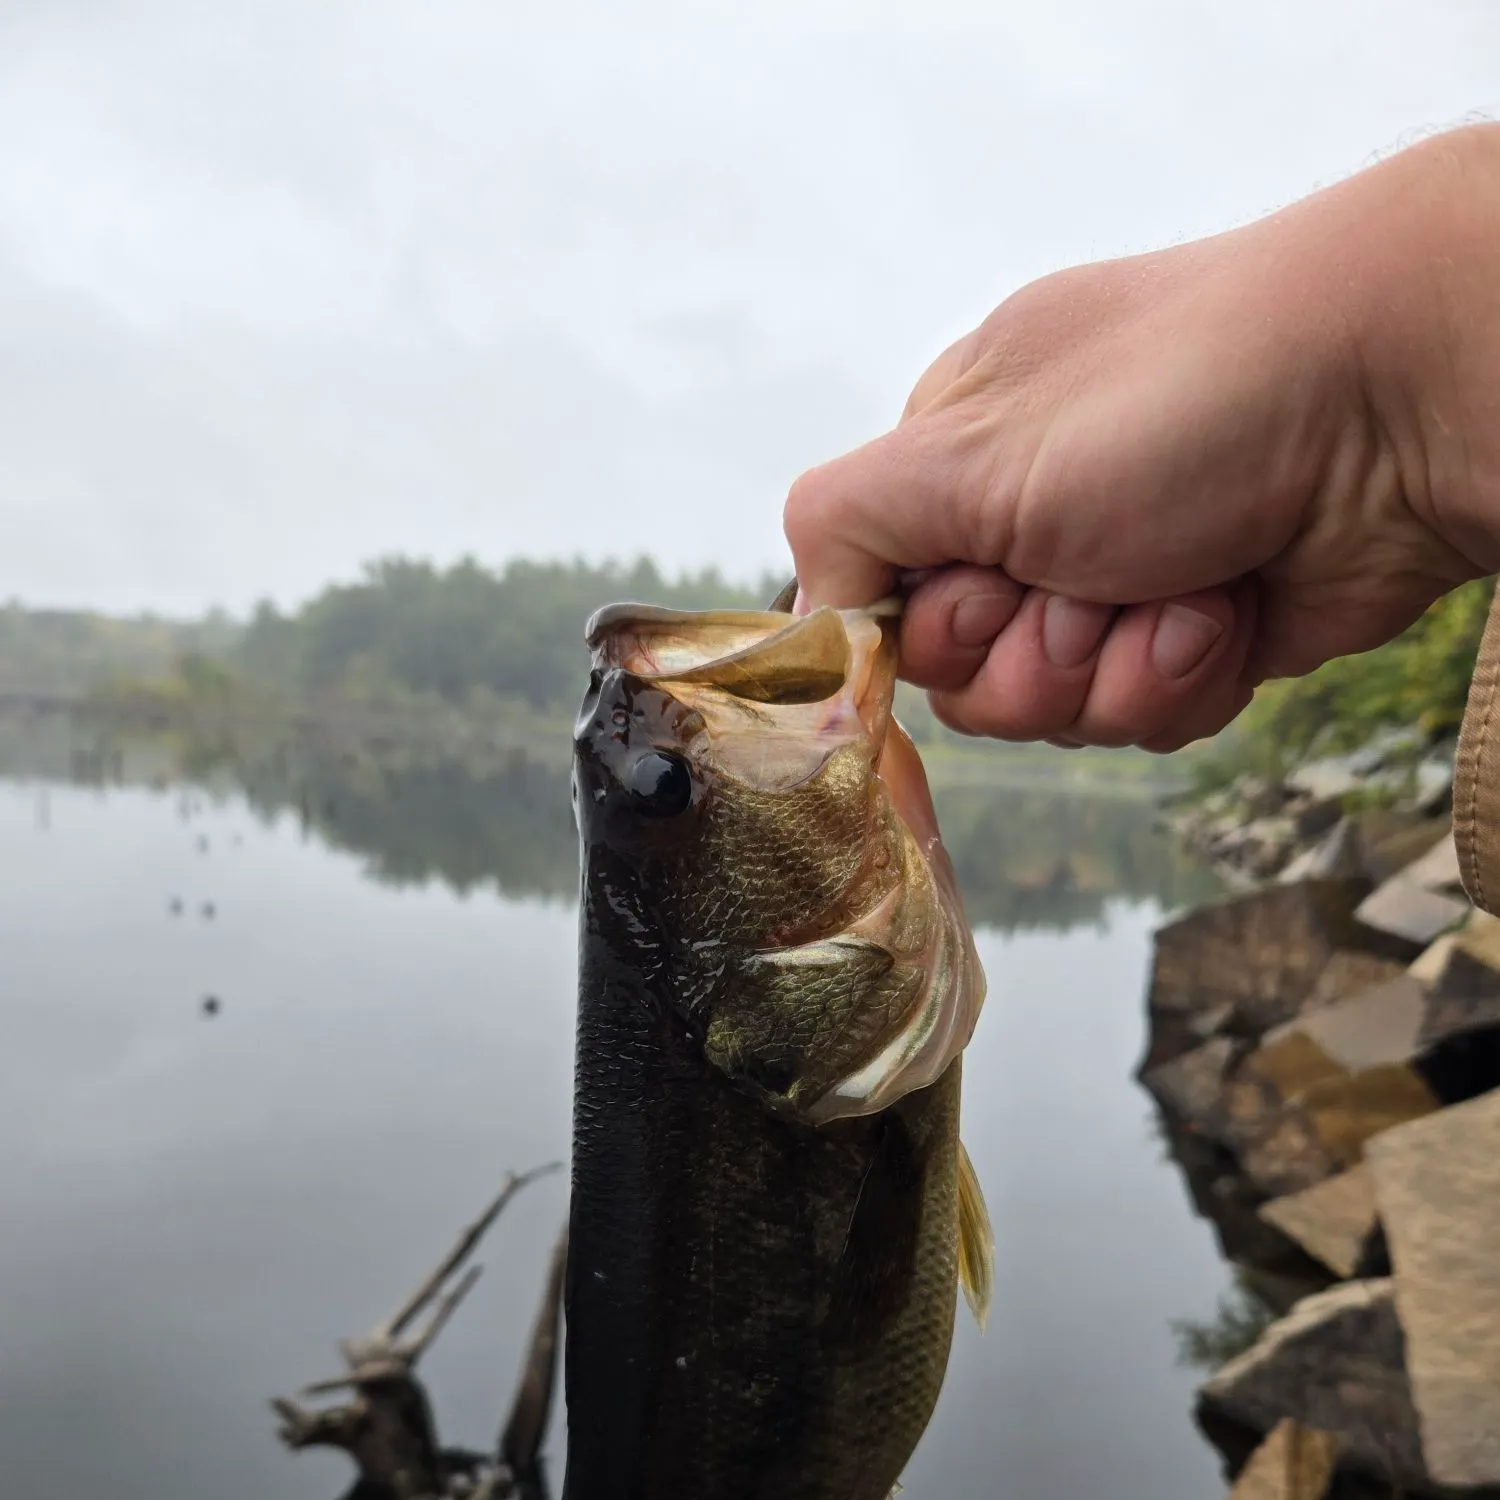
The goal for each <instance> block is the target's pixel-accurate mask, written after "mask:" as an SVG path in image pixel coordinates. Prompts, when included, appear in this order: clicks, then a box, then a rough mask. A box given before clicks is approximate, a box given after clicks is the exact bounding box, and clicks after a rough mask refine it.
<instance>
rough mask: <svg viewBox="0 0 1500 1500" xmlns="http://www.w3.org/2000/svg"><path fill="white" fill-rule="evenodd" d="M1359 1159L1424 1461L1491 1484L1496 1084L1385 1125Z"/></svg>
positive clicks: (1447, 1480)
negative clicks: (1380, 1227)
mask: <svg viewBox="0 0 1500 1500" xmlns="http://www.w3.org/2000/svg"><path fill="white" fill-rule="evenodd" d="M1368 1162H1369V1171H1370V1175H1371V1178H1372V1181H1373V1183H1374V1187H1375V1198H1376V1202H1377V1204H1378V1206H1379V1210H1380V1216H1381V1220H1382V1222H1383V1223H1384V1225H1385V1232H1386V1239H1387V1241H1388V1243H1389V1245H1390V1251H1391V1263H1392V1266H1393V1268H1394V1285H1395V1301H1396V1307H1397V1309H1398V1311H1399V1314H1400V1319H1401V1325H1402V1327H1403V1329H1404V1330H1405V1335H1406V1349H1407V1355H1406V1360H1407V1367H1408V1369H1409V1370H1410V1372H1411V1388H1412V1393H1413V1396H1414V1399H1415V1403H1416V1410H1417V1412H1418V1415H1419V1419H1420V1428H1421V1435H1422V1447H1423V1451H1424V1453H1425V1454H1426V1459H1427V1466H1428V1468H1429V1469H1430V1471H1431V1473H1432V1475H1433V1477H1434V1478H1436V1479H1437V1480H1438V1481H1440V1482H1441V1483H1444V1484H1449V1485H1463V1486H1478V1485H1500V1090H1496V1091H1495V1092H1493V1093H1489V1094H1485V1095H1482V1096H1481V1097H1480V1098H1478V1099H1473V1100H1470V1101H1469V1102H1468V1103H1466V1104H1456V1105H1454V1106H1452V1107H1451V1108H1449V1109H1445V1110H1443V1111H1441V1112H1440V1113H1438V1114H1434V1115H1430V1116H1428V1117H1427V1118H1426V1119H1422V1120H1415V1121H1413V1122H1412V1123H1410V1124H1408V1125H1403V1126H1401V1127H1399V1128H1398V1129H1395V1130H1392V1131H1389V1132H1387V1133H1386V1134H1385V1135H1383V1136H1381V1137H1380V1138H1379V1139H1378V1140H1374V1141H1371V1142H1370V1145H1369V1148H1368Z"/></svg>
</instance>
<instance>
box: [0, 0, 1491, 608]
mask: <svg viewBox="0 0 1500 1500" xmlns="http://www.w3.org/2000/svg"><path fill="white" fill-rule="evenodd" d="M1497 59H1500V6H1497V5H1495V4H1494V3H1493V0H1422V3H1421V4H1414V3H1412V0H1402V3H1386V0H1295V3H1286V0H1256V3H1255V4H1249V3H1239V4H1236V5H1233V6H1230V5H1206V4H1204V3H1203V0H1180V3H1155V0H1153V3H1145V0H1088V3H1077V4H1055V5H1049V4H1042V3H1037V0H1032V3H1029V4H1026V5H1021V4H1016V3H1012V0H983V3H978V0H976V3H957V0H918V3H914V0H904V3H902V4H899V5H897V4H885V3H881V0H847V3H840V0H758V3H756V4H753V5H752V4H745V3H743V0H736V3H734V4H719V3H712V0H694V3H686V0H681V3H679V0H649V3H640V4H628V5H627V4H620V3H614V4H603V3H599V4H583V3H574V0H533V3H517V0H511V3H508V4H506V3H501V0H403V3H397V0H349V3H345V4H335V3H309V0H256V3H255V4H254V5H241V6H227V5H215V6H209V5H204V4H203V3H202V0H141V3H133V4H132V3H119V4H116V3H110V0H45V3H43V0H6V3H5V4H4V5H0V521H3V530H0V598H5V597H9V596H18V597H20V598H22V599H23V600H25V601H27V602H31V603H37V604H43V603H47V604H93V605H97V606H101V607H107V608H111V609H128V610H135V609H141V608H153V609H157V610H167V611H173V612H184V611H196V610H200V609H202V608H204V607H206V606H208V605H209V604H211V603H215V602H219V603H223V604H225V605H227V606H229V607H230V608H232V609H235V610H237V611H238V610H243V609H245V608H246V607H247V606H248V605H249V604H250V603H251V602H252V601H253V600H254V599H256V598H257V597H260V596H262V595H270V596H272V597H274V598H276V599H277V600H278V601H280V602H282V603H284V604H286V603H293V602H295V601H297V600H298V599H300V598H303V597H305V596H306V595H308V594H309V593H311V592H313V591H315V590H316V589H317V588H319V587H320V586H321V585H322V584H323V583H325V582H326V581H328V580H330V579H333V578H338V577H348V576H350V575H352V574H353V573H355V572H356V571H357V570H358V568H359V566H360V565H361V563H362V562H363V561H364V560H365V559H368V558H371V557H373V556H376V555H379V554H384V553H389V552H395V551H403V552H408V553H414V554H419V555H424V556H430V557H434V558H437V559H442V560H447V559H451V558H454V557H457V556H459V555H461V554H462V553H464V552H468V551H472V552H474V553H475V554H476V555H478V556H479V557H480V558H482V559H483V560H485V561H489V562H499V561H501V560H503V559H504V558H506V557H509V556H513V555H517V554H522V555H530V556H570V555H573V554H575V553H582V554H584V555H586V556H589V557H593V558H602V557H606V556H624V555H631V554H634V553H636V552H638V551H641V550H649V551H651V552H653V553H655V554H656V555H657V556H659V557H660V558H661V559H662V560H663V561H665V562H666V563H667V564H669V565H674V566H675V565H685V564H693V565H696V564H698V563H702V562H717V563H719V564H720V565H721V566H723V567H725V568H727V569H728V570H729V571H730V572H731V573H735V574H738V575H741V576H751V575H753V574H756V573H758V572H759V571H760V570H761V568H763V567H767V566H775V565H778V564H780V563H781V562H782V560H783V559H784V557H785V550H784V544H783V542H782V539H781V531H780V508H781V501H782V498H783V496H784V494H785V491H786V487H787V485H788V484H789V483H790V481H791V480H792V479H793V478H794V477H795V476H796V474H797V473H798V471H799V470H800V469H802V468H804V467H806V466H808V465H810V464H812V463H815V462H818V461H820V460H822V459H824V458H827V457H831V456H832V455H833V454H834V453H836V452H839V451H842V450H843V449H846V448H848V447H852V446H853V445H855V444H856V443H858V442H859V441H861V440H863V439H864V438H866V437H869V436H873V435H874V434H875V433H876V432H878V431H880V430H882V429H883V428H884V427H886V426H888V425H889V424H890V422H891V421H892V420H893V419H894V416H895V414H896V413H897V412H898V411H899V409H900V406H901V403H902V401H903V400H904V398H905V395H906V392H907V390H908V388H909V387H910V385H911V384H912V382H913V381H914V380H915V378H916V376H917V375H918V374H919V373H920V372H921V369H922V368H923V366H924V365H925V364H926V363H927V361H928V360H929V359H930V358H931V357H932V356H933V355H934V354H935V353H936V352H937V351H938V350H939V349H941V348H942V347H943V346H944V345H945V344H946V343H948V342H949V341H950V340H951V339H952V338H954V337H956V336H957V335H958V334H960V333H962V332H963V331H964V330H965V329H966V328H968V327H969V326H971V325H972V324H973V323H974V322H975V321H977V320H978V319H979V318H980V317H982V316H983V315H984V314H985V313H986V312H987V311H989V309H990V308H991V307H992V306H993V305H994V304H995V303H996V302H998V301H1000V300H1001V299H1002V298H1003V297H1004V296H1005V295H1006V294H1007V293H1009V292H1010V291H1012V290H1014V289H1015V288H1016V287H1017V286H1020V285H1022V284H1023V283H1025V282H1026V281H1028V280H1030V279H1031V278H1033V277H1035V276H1037V275H1040V274H1043V273H1045V272H1046V271H1048V270H1052V269H1055V268H1057V267H1060V266H1062V265H1065V264H1068V263H1071V262H1075V261H1079V260H1085V259H1091V258H1096V257H1100V256H1107V255H1115V254H1120V253H1128V252H1131V251H1137V250H1142V249H1147V248H1150V247H1153V246H1158V245H1162V244H1167V243H1170V242H1172V241H1174V240H1177V239H1180V238H1185V237H1191V236H1195V235H1198V234H1202V233H1206V232H1210V231H1213V230H1216V229H1220V228H1223V227H1226V226H1228V225H1230V224H1233V223H1236V222H1240V221H1243V220H1245V219H1248V218H1253V217H1255V216H1257V215H1258V214H1261V213H1263V212H1265V211H1267V210H1269V209H1271V208H1274V207H1276V206H1278V205H1280V204H1282V203H1284V202H1286V201H1288V200H1290V199H1292V198H1295V197H1297V196H1300V195H1301V194H1302V193H1304V192H1306V191H1308V190H1310V189H1312V188H1314V187H1316V186H1318V185H1319V184H1320V183H1324V182H1327V181H1330V180H1332V179H1334V178H1337V177H1339V176H1342V175H1344V174H1346V173H1348V172H1350V171H1352V170H1354V169H1356V168H1357V167H1359V166H1360V165H1362V164H1363V163H1365V162H1366V161H1368V160H1370V159H1371V158H1372V157H1373V156H1375V155H1377V154H1379V153H1382V152H1385V151H1388V150H1390V149H1392V148H1393V147H1395V146H1396V145H1398V144H1400V143H1401V142H1402V141H1404V140H1406V139H1409V138H1410V137H1412V136H1413V135H1415V134H1419V133H1422V132H1424V131H1427V130H1430V129H1433V128H1435V127H1439V126H1443V125H1448V124H1453V123H1457V122H1459V121H1460V120H1461V119H1463V118H1465V117H1467V116H1469V115H1471V114H1474V113H1491V112H1494V113H1500V65H1497Z"/></svg>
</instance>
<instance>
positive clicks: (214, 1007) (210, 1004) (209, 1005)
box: [203, 995, 223, 1016]
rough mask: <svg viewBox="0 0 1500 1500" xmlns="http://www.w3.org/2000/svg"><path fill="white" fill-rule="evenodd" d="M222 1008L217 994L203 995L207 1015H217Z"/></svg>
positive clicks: (204, 1012)
mask: <svg viewBox="0 0 1500 1500" xmlns="http://www.w3.org/2000/svg"><path fill="white" fill-rule="evenodd" d="M222 1008H223V1007H222V1005H221V1003H220V1000H219V997H218V996H217V995H205V996H204V997H203V1014H204V1015H205V1016H216V1015H218V1013H219V1011H220V1010H221V1009H222Z"/></svg>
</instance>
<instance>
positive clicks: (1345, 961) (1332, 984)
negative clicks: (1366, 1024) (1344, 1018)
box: [1301, 948, 1408, 1015]
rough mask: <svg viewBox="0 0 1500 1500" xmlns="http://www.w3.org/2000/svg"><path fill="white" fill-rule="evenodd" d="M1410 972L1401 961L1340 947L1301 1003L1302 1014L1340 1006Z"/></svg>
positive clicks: (1331, 955)
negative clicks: (1340, 1003)
mask: <svg viewBox="0 0 1500 1500" xmlns="http://www.w3.org/2000/svg"><path fill="white" fill-rule="evenodd" d="M1407 971H1408V966H1407V965H1406V964H1404V963H1402V961H1401V960H1400V959H1399V958H1382V957H1381V956H1380V955H1379V954H1378V953H1361V952H1358V951H1357V950H1355V949H1351V948H1339V949H1337V950H1336V951H1335V952H1333V953H1332V954H1330V955H1329V958H1328V962H1327V963H1326V964H1324V965H1323V971H1322V973H1320V974H1319V975H1318V978H1317V982H1316V983H1315V984H1314V985H1313V987H1312V988H1311V989H1310V990H1309V991H1308V992H1307V997H1306V998H1305V999H1304V1000H1303V1002H1302V1007H1301V1009H1302V1014H1304V1015H1305V1014H1307V1013H1308V1012H1309V1011H1314V1010H1322V1009H1324V1007H1326V1006H1329V1005H1337V1004H1338V1003H1339V1002H1340V1001H1342V1000H1347V999H1348V998H1349V997H1350V996H1351V995H1355V994H1358V993H1359V991H1361V990H1368V989H1373V988H1374V987H1375V986H1376V985H1378V984H1385V983H1386V982H1387V981H1388V980H1392V979H1400V978H1402V977H1403V976H1404V975H1405V974H1406V973H1407Z"/></svg>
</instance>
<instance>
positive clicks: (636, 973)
mask: <svg viewBox="0 0 1500 1500" xmlns="http://www.w3.org/2000/svg"><path fill="white" fill-rule="evenodd" d="M589 639H590V644H591V646H592V648H593V652H594V672H593V676H592V678H591V685H590V691H589V695H588V698H587V699H586V700H585V703H584V706H583V709H582V712H581V713H580V716H579V719H578V723H577V726H576V735H575V750H576V756H575V773H574V799H575V810H576V816H577V819H578V824H579V830H580V834H581V841H582V849H583V876H582V893H581V903H580V991H579V1013H578V1031H577V1054H576V1078H575V1117H574V1151H573V1196H572V1209H571V1220H570V1230H569V1236H570V1238H569V1246H570V1248H569V1260H568V1277H567V1292H566V1306H567V1346H566V1385H567V1402H568V1421H569V1433H568V1462H567V1475H566V1479H565V1484H564V1500H687V1497H693V1500H886V1497H887V1496H888V1495H889V1494H890V1492H891V1490H892V1488H893V1486H894V1485H895V1484H896V1482H897V1480H898V1479H899V1477H900V1473H901V1470H902V1468H903V1467H904V1465H905V1463H906V1461H907V1459H908V1457H909V1456H910V1454H911V1451H912V1449H913V1448H914V1447H915V1445H916V1442H917V1440H918V1439H919V1438H920V1436H921V1434H922V1432H923V1430H924V1429H925V1427H926V1425H927V1422H928V1419H929V1417H930V1416H931V1413H932V1409H933V1406H934V1404H935V1402H936V1400H937V1396H938V1392H939V1390H940V1388H941V1385H942V1380H943V1375H944V1372H945V1370H946V1367H947V1361H948V1352H949V1346H950V1342H951V1338H952V1332H953V1322H954V1307H955V1298H956V1292H957V1287H958V1284H959V1280H960V1270H961V1262H963V1263H964V1264H963V1266H962V1269H963V1270H964V1271H965V1273H966V1284H967V1285H968V1287H969V1288H970V1290H971V1292H972V1294H973V1299H974V1300H976V1301H978V1302H979V1303H981V1304H982V1302H983V1300H984V1299H985V1298H986V1297H987V1288H988V1276H989V1271H988V1255H989V1245H988V1238H987V1236H988V1226H987V1223H986V1221H985V1220H984V1215H983V1206H982V1201H981V1200H980V1198H979V1195H978V1192H977V1187H976V1185H975V1184H974V1182H973V1178H972V1174H971V1173H970V1171H969V1169H968V1165H967V1160H966V1158H965V1157H964V1155H963V1151H962V1147H961V1145H960V1143H959V1136H958V1119H959V1095H960V1070H961V1061H960V1059H959V1056H958V1054H959V1052H960V1051H961V1050H962V1047H963V1046H964V1044H965V1043H966V1042H967V1040H968V1037H969V1034H970V1032H971V1031H972V1028H973V1024H974V1019H975V1017H976V1015H977V1012H978V1009H979V1005H980V1003H981V1001H982V998H983V991H984V987H983V976H982V974H981V972H980V970H979V966H978V962H977V959H976V958H975V955H974V950H973V943H972V939H971V937H970V934H969V931H968V928H967V925H966V924H965V923H964V921H963V916H962V910H961V906H960V904H959V902H958V896H957V891H956V887H955V885H954V883H953V879H952V872H951V869H950V868H949V867H948V865H947V861H946V858H945V857H944V856H943V854H942V850H941V846H940V844H939V843H938V842H937V836H936V825H935V822H934V820H933V818H932V813H931V802H930V798H929V797H928V796H927V793H926V784H925V779H924V778H923V776H922V772H921V766H920V762H919V761H918V760H917V757H916V753H915V751H914V749H913V748H912V747H911V745H910V742H909V741H908V740H906V738H905V736H904V734H902V733H901V731H900V729H899V727H898V726H896V725H895V724H894V722H893V721H892V719H891V716H890V700H891V695H892V690H893V684H894V655H895V642H894V631H893V627H892V625H891V623H890V622H889V620H888V619H885V618H882V617H880V616H879V615H878V614H873V613H870V612H844V613H837V612H835V611H832V610H819V611H816V612H815V613H814V614H813V615H810V616H808V617H806V618H805V619H802V620H798V621H793V620H790V619H789V618H788V617H787V616H785V615H777V614H770V613H767V614H753V613H747V614H729V613H725V614H705V615H680V614H673V613H670V612H666V611H657V610H650V609H645V608H642V607H637V606H617V607H614V608H612V609H611V610H606V611H603V612H601V614H600V615H599V616H596V617H595V619H594V621H592V622H591V625H590V633H589Z"/></svg>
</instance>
